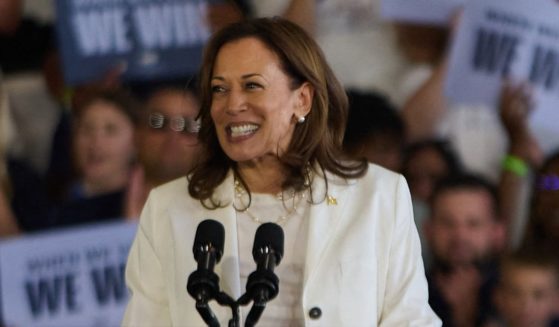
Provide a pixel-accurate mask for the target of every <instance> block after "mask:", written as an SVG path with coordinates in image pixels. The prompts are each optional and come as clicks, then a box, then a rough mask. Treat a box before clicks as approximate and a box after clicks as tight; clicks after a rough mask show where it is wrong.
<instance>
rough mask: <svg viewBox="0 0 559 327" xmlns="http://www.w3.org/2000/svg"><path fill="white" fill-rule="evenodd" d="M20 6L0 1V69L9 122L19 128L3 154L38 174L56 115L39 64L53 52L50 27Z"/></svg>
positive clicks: (18, 0) (16, 0)
mask: <svg viewBox="0 0 559 327" xmlns="http://www.w3.org/2000/svg"><path fill="white" fill-rule="evenodd" d="M23 9H24V1H23V0H2V1H0V71H2V73H3V75H4V88H5V92H6V93H7V94H8V96H9V97H10V103H11V110H12V116H13V121H14V124H15V127H16V128H17V129H18V130H20V131H22V133H20V134H19V135H18V138H17V139H16V140H14V141H13V143H14V144H11V145H10V151H9V156H10V158H11V159H14V160H17V161H19V162H22V163H23V164H24V165H27V166H28V167H29V168H30V169H32V170H33V173H35V174H38V175H43V174H44V173H45V171H46V169H47V166H48V161H49V149H50V144H51V143H50V142H51V138H52V134H53V132H54V130H55V127H56V123H57V120H58V119H59V116H60V109H59V107H58V104H57V102H56V100H55V98H54V97H53V96H52V95H51V94H50V93H49V89H48V85H47V78H46V77H47V76H46V73H45V70H44V69H45V68H46V66H47V63H48V61H49V58H51V57H52V56H54V53H55V42H54V29H53V27H52V25H51V24H49V23H44V22H41V21H39V20H38V19H36V18H33V17H29V16H27V15H25V14H24V10H23ZM16 148H17V151H15V150H16Z"/></svg>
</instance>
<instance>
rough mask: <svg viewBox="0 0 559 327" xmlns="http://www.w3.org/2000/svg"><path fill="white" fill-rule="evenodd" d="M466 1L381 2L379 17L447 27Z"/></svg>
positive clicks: (411, 0) (390, 0) (407, 0)
mask: <svg viewBox="0 0 559 327" xmlns="http://www.w3.org/2000/svg"><path fill="white" fill-rule="evenodd" d="M465 1H466V0H382V2H381V15H382V17H383V18H386V19H387V20H394V21H400V22H410V23H418V24H430V25H448V23H449V21H450V19H451V17H452V15H453V14H454V12H455V11H456V10H458V9H459V8H460V7H461V6H462V5H463V4H464V2H465Z"/></svg>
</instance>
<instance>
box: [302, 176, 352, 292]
mask: <svg viewBox="0 0 559 327" xmlns="http://www.w3.org/2000/svg"><path fill="white" fill-rule="evenodd" d="M342 184H345V185H347V182H346V181H343V180H340V179H339V178H332V177H331V176H330V178H329V180H328V190H326V185H325V182H324V179H323V178H322V177H317V178H315V179H314V180H313V183H312V187H313V193H314V195H313V198H314V199H315V201H318V200H320V199H322V197H323V196H324V194H325V193H326V192H328V193H327V194H326V198H325V199H324V201H322V202H320V203H319V204H315V205H311V209H310V216H309V229H308V230H309V234H308V240H307V253H306V263H305V271H304V285H305V289H306V287H307V285H308V283H307V281H308V280H309V279H312V278H313V276H314V275H315V274H316V272H317V268H319V267H320V263H321V261H322V260H323V257H324V254H325V250H326V249H327V247H328V244H329V243H330V239H331V238H332V237H333V235H334V231H335V230H336V226H337V225H338V224H339V222H340V221H341V220H342V219H343V208H344V206H345V205H346V204H347V192H342V190H343V188H342V187H341V185H342Z"/></svg>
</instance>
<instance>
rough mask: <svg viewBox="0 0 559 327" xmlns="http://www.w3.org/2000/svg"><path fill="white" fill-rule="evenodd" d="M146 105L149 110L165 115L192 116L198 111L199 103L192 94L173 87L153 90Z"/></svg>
mask: <svg viewBox="0 0 559 327" xmlns="http://www.w3.org/2000/svg"><path fill="white" fill-rule="evenodd" d="M147 105H148V107H149V108H150V110H151V111H157V112H160V113H162V114H165V115H177V116H182V115H184V116H192V115H196V114H198V111H199V104H198V101H197V100H196V98H195V97H194V95H192V94H191V93H189V92H186V91H182V90H174V89H166V90H161V91H157V92H155V93H154V94H153V95H152V96H151V97H150V98H149V100H148V102H147Z"/></svg>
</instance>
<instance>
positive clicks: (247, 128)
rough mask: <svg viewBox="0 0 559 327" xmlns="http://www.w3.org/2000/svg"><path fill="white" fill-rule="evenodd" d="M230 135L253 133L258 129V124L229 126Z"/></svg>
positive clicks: (237, 135)
mask: <svg viewBox="0 0 559 327" xmlns="http://www.w3.org/2000/svg"><path fill="white" fill-rule="evenodd" d="M230 129H231V136H232V137H239V136H245V135H248V134H251V133H254V132H255V131H256V130H257V129H258V125H254V124H244V125H238V126H231V127H230Z"/></svg>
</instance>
